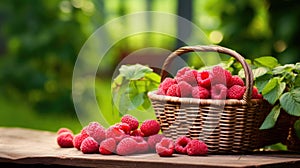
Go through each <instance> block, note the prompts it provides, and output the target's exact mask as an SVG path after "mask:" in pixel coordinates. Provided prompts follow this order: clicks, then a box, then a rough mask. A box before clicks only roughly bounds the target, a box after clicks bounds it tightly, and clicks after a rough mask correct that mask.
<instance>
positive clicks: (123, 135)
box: [57, 114, 208, 157]
mask: <svg viewBox="0 0 300 168" xmlns="http://www.w3.org/2000/svg"><path fill="white" fill-rule="evenodd" d="M159 131H160V125H159V123H158V122H157V121H156V120H145V121H143V122H142V124H141V125H140V127H139V122H138V120H137V119H136V118H135V117H133V116H132V115H128V114H127V115H124V116H123V117H122V118H121V122H120V123H116V124H114V125H112V126H110V127H109V128H107V129H105V128H104V127H103V126H102V125H101V124H99V123H98V122H90V123H89V125H87V126H86V127H84V128H83V129H82V130H81V132H80V133H79V134H77V135H74V134H73V133H72V131H71V130H70V129H68V128H60V129H59V130H58V131H57V143H58V145H59V146H60V147H61V148H73V147H75V148H77V149H78V150H80V151H81V152H82V153H84V154H89V153H100V154H102V155H112V154H117V155H121V156H125V155H133V154H142V153H149V152H156V153H157V154H158V155H159V156H161V157H168V156H172V155H173V154H174V153H178V154H187V155H190V156H202V155H206V154H207V152H208V148H207V145H206V144H205V143H204V142H202V141H200V140H194V139H190V138H188V137H186V136H180V137H178V138H177V139H176V140H175V141H173V140H172V139H171V138H167V137H165V136H164V135H163V134H159Z"/></svg>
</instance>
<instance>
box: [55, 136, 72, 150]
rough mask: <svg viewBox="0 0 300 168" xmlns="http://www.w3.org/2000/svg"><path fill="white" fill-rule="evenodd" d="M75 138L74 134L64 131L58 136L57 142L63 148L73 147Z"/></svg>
mask: <svg viewBox="0 0 300 168" xmlns="http://www.w3.org/2000/svg"><path fill="white" fill-rule="evenodd" d="M73 138H74V135H73V134H72V133H70V132H62V133H60V134H59V135H58V136H57V138H56V141H57V144H58V145H59V146H60V147H62V148H72V147H74V145H73Z"/></svg>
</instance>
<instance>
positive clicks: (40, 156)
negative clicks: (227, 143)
mask: <svg viewBox="0 0 300 168" xmlns="http://www.w3.org/2000/svg"><path fill="white" fill-rule="evenodd" d="M1 165H2V166H1ZM20 165H21V167H37V166H34V165H39V167H51V166H52V167H71V166H72V167H73V166H75V167H105V168H115V167H122V168H123V167H125V168H126V167H128V168H129V167H130V168H132V167H137V168H148V167H155V168H162V167H167V166H170V167H172V168H175V167H178V168H179V167H180V168H181V167H272V168H273V167H300V154H295V153H287V152H285V153H271V154H270V153H255V154H251V155H208V156H197V157H192V156H185V155H177V154H175V155H174V157H169V158H163V157H159V156H158V155H157V154H155V153H149V154H140V155H132V156H118V155H109V156H105V155H100V154H82V153H81V152H80V151H78V150H76V149H75V148H60V147H59V146H58V145H57V143H56V134H55V133H53V132H47V131H38V130H30V129H24V128H3V127H2V128H1V127H0V167H18V166H20ZM29 165H31V166H29Z"/></svg>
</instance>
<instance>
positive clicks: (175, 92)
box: [166, 84, 180, 97]
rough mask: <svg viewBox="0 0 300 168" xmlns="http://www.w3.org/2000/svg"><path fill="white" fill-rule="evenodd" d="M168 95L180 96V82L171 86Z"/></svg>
mask: <svg viewBox="0 0 300 168" xmlns="http://www.w3.org/2000/svg"><path fill="white" fill-rule="evenodd" d="M166 95H167V96H175V97H180V92H178V84H173V85H171V86H170V87H169V89H168V90H167V93H166Z"/></svg>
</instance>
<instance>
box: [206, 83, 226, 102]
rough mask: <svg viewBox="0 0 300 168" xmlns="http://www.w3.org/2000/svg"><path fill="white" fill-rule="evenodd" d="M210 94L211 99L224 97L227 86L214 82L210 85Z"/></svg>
mask: <svg viewBox="0 0 300 168" xmlns="http://www.w3.org/2000/svg"><path fill="white" fill-rule="evenodd" d="M210 94H211V98H212V99H219V100H221V99H226V95H227V87H226V86H224V85H223V84H216V85H214V86H212V87H211V90H210Z"/></svg>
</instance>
